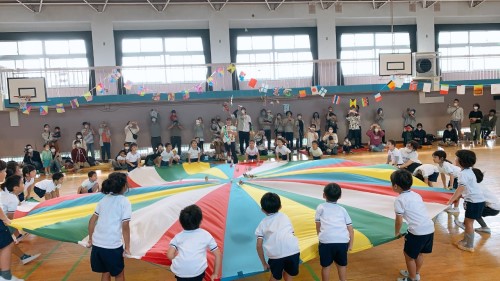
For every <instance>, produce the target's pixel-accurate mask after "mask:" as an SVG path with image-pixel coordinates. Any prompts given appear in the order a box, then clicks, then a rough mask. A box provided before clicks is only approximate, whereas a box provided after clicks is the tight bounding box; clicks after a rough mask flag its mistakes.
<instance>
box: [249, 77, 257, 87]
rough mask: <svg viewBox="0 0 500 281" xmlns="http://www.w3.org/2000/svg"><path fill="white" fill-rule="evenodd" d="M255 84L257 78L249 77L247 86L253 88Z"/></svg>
mask: <svg viewBox="0 0 500 281" xmlns="http://www.w3.org/2000/svg"><path fill="white" fill-rule="evenodd" d="M256 85H257V79H255V78H252V79H250V81H248V87H250V88H255V86H256Z"/></svg>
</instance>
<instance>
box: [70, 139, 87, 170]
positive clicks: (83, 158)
mask: <svg viewBox="0 0 500 281" xmlns="http://www.w3.org/2000/svg"><path fill="white" fill-rule="evenodd" d="M71 160H73V163H74V165H75V170H79V169H81V168H88V167H90V165H89V162H88V161H87V151H85V149H84V148H82V144H81V143H80V141H78V140H77V141H75V148H73V150H71Z"/></svg>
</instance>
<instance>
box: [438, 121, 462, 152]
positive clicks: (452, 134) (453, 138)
mask: <svg viewBox="0 0 500 281" xmlns="http://www.w3.org/2000/svg"><path fill="white" fill-rule="evenodd" d="M457 142H458V135H457V130H455V128H453V125H452V124H451V123H448V124H446V130H444V132H443V139H442V140H441V141H440V142H439V144H440V145H446V146H456V145H457Z"/></svg>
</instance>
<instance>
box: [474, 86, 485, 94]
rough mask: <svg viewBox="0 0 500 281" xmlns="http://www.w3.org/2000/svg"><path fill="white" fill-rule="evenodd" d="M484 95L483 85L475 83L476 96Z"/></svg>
mask: <svg viewBox="0 0 500 281" xmlns="http://www.w3.org/2000/svg"><path fill="white" fill-rule="evenodd" d="M482 95H483V85H474V96H476V97H477V96H482Z"/></svg>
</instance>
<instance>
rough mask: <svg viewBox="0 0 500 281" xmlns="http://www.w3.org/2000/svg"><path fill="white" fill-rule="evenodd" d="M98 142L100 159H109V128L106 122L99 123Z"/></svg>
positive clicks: (104, 160)
mask: <svg viewBox="0 0 500 281" xmlns="http://www.w3.org/2000/svg"><path fill="white" fill-rule="evenodd" d="M99 144H100V145H101V160H102V162H106V161H108V160H111V130H110V129H109V126H108V124H107V123H106V122H104V121H103V122H101V125H99Z"/></svg>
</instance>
